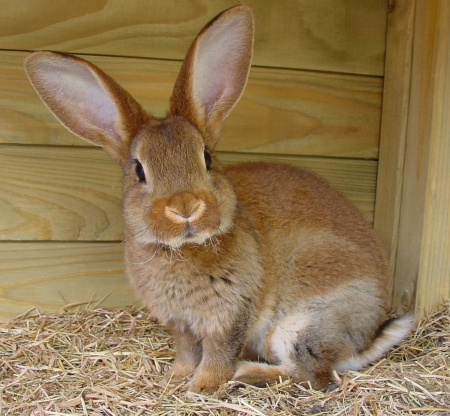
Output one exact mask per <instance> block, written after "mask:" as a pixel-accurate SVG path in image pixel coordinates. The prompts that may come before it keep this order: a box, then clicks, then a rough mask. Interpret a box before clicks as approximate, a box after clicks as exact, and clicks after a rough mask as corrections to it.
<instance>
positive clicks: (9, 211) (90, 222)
mask: <svg viewBox="0 0 450 416" xmlns="http://www.w3.org/2000/svg"><path fill="white" fill-rule="evenodd" d="M220 157H221V159H223V160H224V162H225V163H227V164H228V163H233V162H235V161H238V162H239V161H244V160H269V161H270V160H272V161H280V162H287V163H292V164H295V165H297V166H305V167H307V168H309V169H310V170H313V171H316V172H317V173H319V174H321V175H322V176H324V177H325V178H326V179H328V180H329V181H330V182H332V184H333V185H335V186H336V187H337V188H338V189H340V190H342V192H343V193H344V194H345V195H347V196H348V197H349V198H350V199H351V200H352V201H353V202H354V203H355V205H356V206H358V207H359V208H360V209H361V210H362V211H363V212H364V213H365V215H366V217H367V218H368V219H369V220H372V219H373V207H374V195H375V182H376V165H377V164H376V162H374V161H368V160H367V161H365V160H341V159H320V158H305V157H293V156H286V157H282V156H279V157H270V156H264V155H257V156H254V155H245V154H244V155H239V154H223V155H221V156H220ZM0 177H1V178H2V180H1V182H0V212H2V216H1V217H0V240H80V241H91V240H101V241H111V240H114V241H115V240H120V239H122V236H123V221H122V216H121V209H120V205H121V202H120V201H121V179H120V177H121V172H120V168H119V167H118V165H116V164H115V162H113V161H112V159H110V158H109V156H108V155H107V154H106V153H105V152H103V150H101V149H96V148H71V147H61V146H55V147H46V146H6V145H3V146H0Z"/></svg>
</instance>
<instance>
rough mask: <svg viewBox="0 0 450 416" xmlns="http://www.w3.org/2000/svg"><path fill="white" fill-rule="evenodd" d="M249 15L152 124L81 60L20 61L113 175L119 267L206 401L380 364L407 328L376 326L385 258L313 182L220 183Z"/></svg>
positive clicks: (199, 46) (224, 34) (230, 173)
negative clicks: (228, 385) (223, 136)
mask: <svg viewBox="0 0 450 416" xmlns="http://www.w3.org/2000/svg"><path fill="white" fill-rule="evenodd" d="M252 50H253V16H252V12H251V10H250V9H249V8H247V7H244V6H238V7H234V8H231V9H229V10H226V11H225V12H223V13H222V14H220V15H219V16H218V17H216V19H214V20H213V21H212V22H210V23H209V24H208V25H207V26H206V27H205V28H204V29H203V30H202V31H201V32H200V34H199V35H198V37H197V38H196V40H195V41H194V43H193V45H192V46H191V48H190V49H189V51H188V54H187V56H186V59H185V61H184V63H183V65H182V68H181V70H180V74H179V76H178V79H177V81H176V84H175V88H174V92H173V95H172V98H171V106H170V112H169V114H168V115H167V116H166V117H164V118H162V119H158V118H155V117H153V116H151V115H148V114H146V113H145V112H144V110H143V109H142V108H141V106H140V105H139V104H138V103H136V101H135V100H134V99H133V98H132V97H131V96H130V95H129V94H128V93H127V92H126V91H124V90H123V89H122V88H121V87H120V86H119V85H118V84H117V83H116V82H115V81H113V80H112V79H111V78H110V77H109V76H108V75H106V74H105V73H103V72H102V71H101V70H100V69H98V68H97V67H95V66H94V65H92V64H90V63H89V62H86V61H84V60H82V59H80V58H76V57H73V56H69V55H63V54H58V53H51V52H37V53H33V54H31V55H30V56H28V57H27V59H26V61H25V69H26V72H27V74H28V76H29V78H30V80H31V82H32V84H33V86H34V87H35V89H36V90H37V92H38V94H39V95H40V96H41V98H42V100H43V101H44V102H45V104H46V105H47V106H48V107H49V109H50V110H51V111H52V112H53V113H54V114H55V116H56V117H57V118H58V119H59V120H60V121H61V122H62V123H63V124H64V125H65V126H66V127H67V128H68V129H69V130H71V131H72V132H74V133H75V134H77V135H79V136H80V137H82V138H84V139H86V140H89V141H91V142H93V143H95V144H98V145H101V146H103V147H104V148H105V150H106V151H107V152H108V153H109V154H110V155H111V156H112V157H113V158H114V159H115V160H117V161H118V162H119V163H120V164H121V166H122V168H123V172H124V191H125V192H124V202H123V211H124V216H125V222H126V256H125V258H126V267H127V273H128V276H129V279H130V281H131V283H132V285H133V286H134V288H135V290H136V293H137V295H138V296H139V297H140V298H141V299H142V301H143V302H144V303H145V305H146V306H147V307H148V309H149V310H150V312H151V313H152V314H153V316H155V317H156V318H157V319H158V320H159V321H160V322H161V323H162V324H164V325H166V326H167V328H168V329H169V330H170V331H171V333H172V334H173V337H174V341H175V346H176V351H177V358H176V360H175V362H174V364H173V366H172V368H171V370H170V372H169V374H168V375H167V378H166V380H169V379H170V380H176V379H180V378H183V377H186V376H190V375H193V377H192V380H191V382H190V390H191V391H193V392H211V391H214V390H216V389H217V388H218V387H219V386H220V385H221V384H222V383H225V382H227V381H228V380H231V379H235V380H240V381H243V382H247V383H251V384H255V385H265V384H266V383H270V382H275V381H277V380H279V379H280V377H281V378H286V377H292V378H293V379H294V380H295V381H299V382H300V381H306V380H309V381H310V382H311V383H312V384H313V385H314V386H316V387H323V386H326V385H327V383H329V382H330V379H331V374H332V370H333V369H337V370H346V369H356V368H361V367H362V366H364V365H366V364H368V363H369V362H370V361H372V360H375V359H378V358H379V357H380V356H381V355H382V354H383V353H384V352H385V351H387V350H388V349H389V348H391V347H392V346H393V345H395V344H396V343H397V342H399V341H400V340H401V339H402V338H403V337H404V336H405V335H406V334H407V333H408V332H409V331H410V329H411V328H412V325H413V321H414V319H413V317H412V316H406V317H403V318H400V319H396V320H392V321H389V322H388V323H387V324H385V325H384V326H382V325H383V322H384V321H385V320H386V309H387V308H388V306H389V298H390V286H391V285H390V282H389V273H388V262H387V256H386V253H385V251H384V250H383V248H382V245H381V243H380V241H379V240H378V238H377V237H376V236H375V234H374V232H373V230H372V228H371V227H370V225H369V224H368V223H367V222H366V221H365V220H364V218H363V216H362V215H361V213H360V212H359V211H358V210H357V209H356V208H355V207H354V206H353V205H352V204H351V203H349V202H348V201H347V200H346V199H344V197H343V196H341V194H340V193H339V192H337V191H336V190H334V189H332V188H331V187H330V186H329V185H328V184H327V183H326V182H325V181H324V180H322V179H320V178H319V177H317V176H316V175H314V174H312V173H308V172H306V171H304V170H300V169H297V168H295V167H292V166H288V165H276V164H268V163H247V164H241V165H236V166H232V167H229V168H226V169H224V168H222V167H221V166H220V164H219V162H218V160H217V159H216V158H215V156H214V148H215V146H216V143H217V140H218V138H219V135H220V129H221V124H222V121H223V119H224V118H225V117H226V116H227V115H228V114H229V112H230V111H231V110H232V108H233V107H234V106H235V104H236V103H237V101H238V100H239V98H240V96H241V94H242V92H243V90H244V87H245V85H246V82H247V78H248V72H249V68H250V62H251V57H252Z"/></svg>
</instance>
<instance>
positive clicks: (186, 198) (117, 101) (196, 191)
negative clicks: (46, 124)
mask: <svg viewBox="0 0 450 416" xmlns="http://www.w3.org/2000/svg"><path fill="white" fill-rule="evenodd" d="M253 31H254V29H253V15H252V11H251V9H249V8H248V7H245V6H238V7H234V8H231V9H229V10H226V11H225V12H223V13H222V14H220V15H219V16H218V17H217V18H216V19H214V20H213V21H212V22H210V23H209V24H208V25H207V26H206V27H205V28H204V29H203V30H202V31H201V32H200V34H199V35H198V36H197V38H196V39H195V41H194V42H193V44H192V46H191V47H190V49H189V51H188V53H187V56H186V58H185V60H184V62H183V64H182V67H181V70H180V73H179V75H178V78H177V80H176V82H175V87H174V90H173V94H172V97H171V100H170V111H169V113H168V115H167V116H166V117H164V118H162V119H159V118H156V117H153V116H151V115H148V114H146V113H145V112H144V110H143V109H142V107H141V106H140V105H139V104H138V103H137V102H136V101H135V100H134V99H133V98H132V97H131V96H130V94H129V93H127V92H126V91H125V90H124V89H123V88H122V87H120V86H119V85H118V84H117V83H116V82H115V81H114V80H113V79H112V78H111V77H109V76H108V75H107V74H105V73H104V72H103V71H101V70H100V69H99V68H97V67H96V66H94V65H93V64H91V63H89V62H87V61H85V60H83V59H80V58H78V57H74V56H70V55H64V54H60V53H53V52H36V53H33V54H31V55H29V56H28V57H27V58H26V60H25V70H26V72H27V75H28V77H29V79H30V81H31V83H32V84H33V86H34V88H35V89H36V91H37V92H38V94H39V96H40V97H41V99H42V100H43V101H44V103H45V104H46V105H47V107H48V108H49V109H50V110H51V111H52V112H53V114H54V115H55V116H56V117H57V118H58V119H59V120H60V121H61V123H62V124H63V125H64V126H66V127H67V128H68V129H69V130H70V131H72V132H73V133H75V134H76V135H78V136H79V137H81V138H83V139H85V140H88V141H90V142H92V143H95V144H97V145H100V146H102V147H103V148H104V149H105V150H106V151H107V152H108V153H109V154H110V155H111V156H112V157H113V158H114V159H115V160H116V161H117V162H119V163H120V164H121V166H122V168H123V171H124V188H125V195H124V213H125V220H126V223H127V227H128V237H129V238H130V237H134V238H136V239H138V240H139V241H140V242H142V243H159V244H165V245H169V246H171V247H174V248H176V247H180V246H181V245H183V244H188V243H193V244H202V243H205V242H206V241H207V240H208V239H211V238H212V237H214V236H215V235H217V234H219V233H225V232H226V231H228V230H229V229H230V227H231V226H232V223H233V217H234V211H235V209H236V201H235V195H234V192H233V190H232V187H231V185H230V183H229V181H228V180H227V178H226V177H225V176H224V174H223V172H222V169H221V167H220V165H219V163H218V161H217V160H216V158H215V156H214V149H215V146H216V144H217V141H218V139H219V135H220V130H221V126H222V122H223V120H224V119H225V118H226V117H227V116H228V114H229V113H230V111H231V110H232V109H233V107H234V106H235V105H236V103H237V102H238V101H239V99H240V97H241V95H242V92H243V90H244V88H245V85H246V83H247V78H248V73H249V69H250V63H251V58H252V51H253Z"/></svg>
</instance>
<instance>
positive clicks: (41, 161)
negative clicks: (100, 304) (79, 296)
mask: <svg viewBox="0 0 450 416" xmlns="http://www.w3.org/2000/svg"><path fill="white" fill-rule="evenodd" d="M0 177H1V178H2V180H1V182H0V211H1V212H2V216H1V218H0V239H2V240H81V241H90V240H102V241H110V240H114V241H115V240H120V239H121V238H122V236H123V220H122V215H121V209H120V204H121V196H122V181H121V171H120V168H119V166H118V165H116V164H115V163H114V162H113V161H112V160H110V159H109V157H108V156H107V155H106V153H104V152H103V150H102V149H95V148H90V149H77V148H74V149H70V148H64V147H61V148H46V147H43V146H38V147H35V146H13V147H9V146H2V147H0Z"/></svg>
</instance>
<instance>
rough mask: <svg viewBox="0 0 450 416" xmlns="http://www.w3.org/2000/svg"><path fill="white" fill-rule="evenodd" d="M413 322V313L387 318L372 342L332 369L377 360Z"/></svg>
mask: <svg viewBox="0 0 450 416" xmlns="http://www.w3.org/2000/svg"><path fill="white" fill-rule="evenodd" d="M414 323H415V316H414V314H412V313H410V314H406V315H404V316H402V317H399V318H392V319H388V320H387V321H386V322H384V323H383V324H382V325H381V327H380V328H379V330H378V333H377V335H376V337H375V338H374V340H373V341H372V344H370V346H369V347H368V348H366V349H365V350H363V351H361V352H360V353H358V354H357V355H354V356H351V357H349V358H347V359H345V360H343V361H339V362H337V363H336V364H334V365H333V369H334V370H336V371H338V372H341V371H347V370H359V369H361V368H363V367H365V366H366V365H368V364H370V363H372V362H374V361H377V360H379V359H380V358H381V357H382V356H383V354H385V353H386V352H387V351H389V350H390V349H391V348H392V347H394V346H395V345H397V344H398V343H399V342H400V341H401V340H402V339H403V338H405V337H406V336H407V335H408V334H409V333H411V332H412V330H413V328H414Z"/></svg>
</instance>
